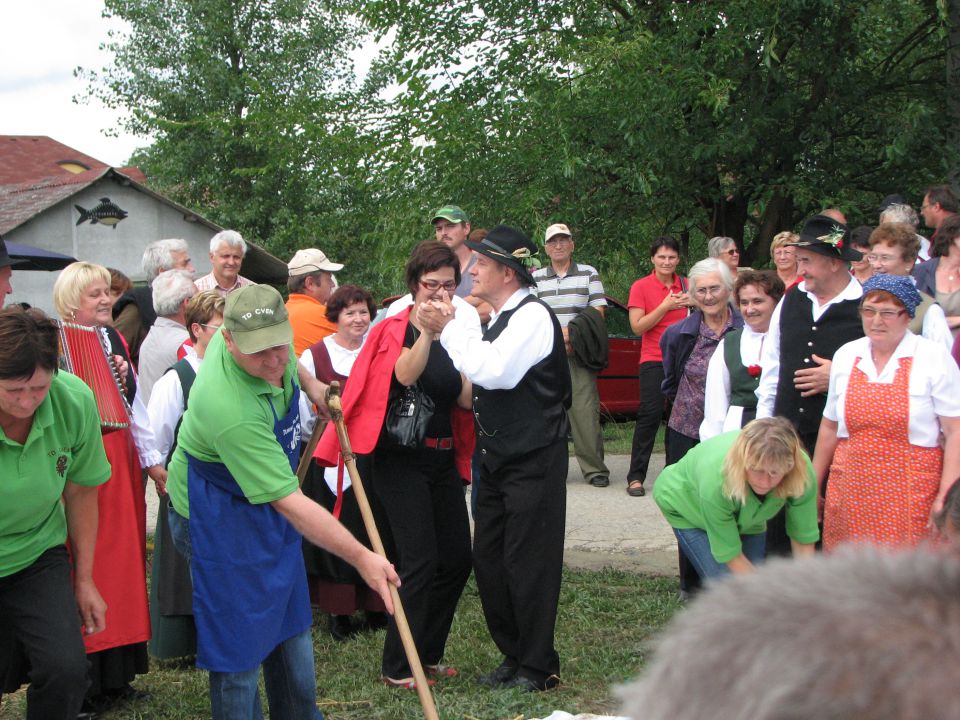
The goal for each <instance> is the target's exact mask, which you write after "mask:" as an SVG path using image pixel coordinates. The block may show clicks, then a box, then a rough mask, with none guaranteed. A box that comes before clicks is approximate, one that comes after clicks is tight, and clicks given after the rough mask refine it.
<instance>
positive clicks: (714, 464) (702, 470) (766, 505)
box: [653, 430, 820, 563]
mask: <svg viewBox="0 0 960 720" xmlns="http://www.w3.org/2000/svg"><path fill="white" fill-rule="evenodd" d="M739 432H740V431H739V430H734V431H732V432H727V433H723V434H722V435H717V436H716V437H713V438H711V439H709V440H706V441H705V442H702V443H700V444H699V445H697V446H696V447H694V448H693V449H692V450H690V452H688V453H687V454H686V455H684V456H683V459H682V460H680V462H678V463H674V464H673V465H670V466H668V467H667V468H665V469H664V471H663V472H662V473H660V476H659V477H658V478H657V482H656V483H655V484H654V486H653V499H654V500H655V501H656V503H657V505H658V506H659V508H660V510H661V511H662V512H663V515H664V517H666V518H667V522H669V523H670V525H671V526H673V527H675V528H687V529H689V528H699V529H700V530H704V531H705V532H706V533H707V539H708V540H709V541H710V552H711V553H712V554H713V557H714V559H716V561H717V562H718V563H726V562H730V561H731V560H733V559H734V558H735V557H737V556H738V555H739V554H740V553H741V546H740V536H741V535H758V534H760V533H762V532H765V531H766V529H767V521H768V520H770V518H772V517H773V516H774V515H776V514H777V513H778V512H780V508H782V507H783V506H784V505H786V506H787V535H789V536H790V537H791V538H792V539H793V540H796V541H797V542H800V543H813V542H816V541H817V540H818V539H819V538H820V531H819V529H818V528H817V482H816V476H815V475H814V474H813V464H812V463H811V462H810V458H809V457H807V455H806V453H804V459H805V461H806V464H807V489H806V491H805V492H804V494H803V495H802V496H800V497H796V498H787V499H786V500H784V499H783V498H779V497H777V496H776V495H774V493H773V492H769V493H767V496H766V497H765V498H764V499H763V501H762V502H761V501H760V500H759V499H758V498H757V496H756V495H755V494H754V493H753V490H751V489H750V488H749V487H748V488H747V501H746V503H744V504H743V505H741V504H740V503H739V502H737V501H735V500H731V499H730V498H728V497H726V496H725V495H724V494H723V461H724V458H726V456H727V452H729V450H730V447H731V446H732V445H733V442H734V440H736V439H737V435H738V433H739Z"/></svg>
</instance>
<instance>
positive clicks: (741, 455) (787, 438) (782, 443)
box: [723, 417, 809, 504]
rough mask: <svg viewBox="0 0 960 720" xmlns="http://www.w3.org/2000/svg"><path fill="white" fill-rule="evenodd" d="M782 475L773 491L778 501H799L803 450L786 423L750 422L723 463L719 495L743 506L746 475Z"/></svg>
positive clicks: (803, 483)
mask: <svg viewBox="0 0 960 720" xmlns="http://www.w3.org/2000/svg"><path fill="white" fill-rule="evenodd" d="M748 470H769V471H771V472H782V473H783V480H781V481H780V484H779V485H777V486H776V487H775V488H774V489H773V490H772V492H773V494H774V495H776V496H777V497H779V498H790V497H800V496H802V495H803V494H804V493H805V492H806V490H807V483H808V482H809V477H808V474H807V462H806V457H805V456H804V453H803V446H802V445H801V444H800V438H799V437H798V436H797V431H796V430H795V429H794V428H793V425H791V424H790V421H789V420H787V419H785V418H782V417H770V418H762V419H760V420H753V421H752V422H749V423H747V424H746V426H744V428H743V430H741V431H740V434H739V435H738V436H737V439H736V440H734V442H733V446H732V447H731V448H730V452H728V453H727V457H726V458H725V459H724V461H723V494H724V495H725V496H726V497H728V498H729V499H731V500H736V501H737V502H739V503H741V504H743V503H745V502H746V501H747V486H748V483H747V471H748Z"/></svg>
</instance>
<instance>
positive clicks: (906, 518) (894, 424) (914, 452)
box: [823, 357, 943, 552]
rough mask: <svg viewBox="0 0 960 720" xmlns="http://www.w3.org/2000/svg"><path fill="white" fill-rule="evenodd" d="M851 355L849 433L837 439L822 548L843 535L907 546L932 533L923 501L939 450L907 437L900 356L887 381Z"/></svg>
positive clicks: (934, 484)
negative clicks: (873, 378) (870, 375)
mask: <svg viewBox="0 0 960 720" xmlns="http://www.w3.org/2000/svg"><path fill="white" fill-rule="evenodd" d="M861 360H862V358H857V360H856V362H855V363H854V366H853V370H852V372H851V373H850V382H849V384H848V386H847V393H846V407H845V409H844V420H845V422H846V425H847V431H848V433H849V437H848V438H842V439H841V440H840V441H839V443H838V444H837V449H836V452H835V453H834V457H833V464H832V465H831V466H830V481H829V483H828V484H827V497H826V504H825V506H824V511H823V549H824V550H825V551H827V552H829V551H830V550H832V549H834V548H836V547H837V546H838V545H841V544H843V543H851V542H853V543H873V544H878V545H884V546H888V547H912V546H915V545H917V544H919V543H920V542H922V541H924V540H930V539H932V537H933V535H932V533H931V531H930V528H929V526H928V523H929V520H930V509H931V508H932V507H933V501H934V500H935V499H936V496H937V491H938V490H939V488H940V473H941V470H942V467H943V451H942V450H941V449H940V448H939V447H921V446H918V445H911V444H910V436H909V421H910V392H909V386H910V368H911V367H912V366H913V358H909V357H905V358H900V360H899V364H898V367H897V370H896V374H895V375H894V380H893V382H892V383H889V384H888V383H871V382H869V380H868V379H867V376H866V374H865V373H864V372H863V371H862V370H860V367H859V365H860V361H861Z"/></svg>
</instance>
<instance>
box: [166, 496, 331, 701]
mask: <svg viewBox="0 0 960 720" xmlns="http://www.w3.org/2000/svg"><path fill="white" fill-rule="evenodd" d="M168 518H169V521H170V536H171V537H172V538H173V544H174V546H175V547H176V548H177V551H178V552H179V553H180V554H181V555H183V556H184V557H185V558H186V559H187V561H188V562H189V561H190V556H191V543H190V521H189V520H187V519H186V518H185V517H183V516H182V515H180V514H179V513H178V512H177V511H176V510H174V509H173V505H171V506H170V508H169V515H168ZM259 678H260V668H259V667H255V668H253V669H252V670H247V671H245V672H214V671H212V670H211V671H210V707H211V710H212V717H213V720H263V710H262V709H261V706H260V693H259V692H258V690H257V681H258V680H259ZM263 682H264V685H265V686H266V689H267V703H268V704H269V706H270V718H271V720H300V719H301V718H304V719H307V720H323V715H322V714H321V713H320V711H319V710H318V709H317V680H316V674H315V671H314V664H313V639H312V637H311V635H310V630H305V631H304V632H302V633H300V634H299V635H295V636H294V637H292V638H290V639H289V640H284V641H283V642H282V643H280V644H279V645H277V647H276V648H274V650H273V652H271V653H270V654H269V655H268V656H267V658H266V660H264V661H263Z"/></svg>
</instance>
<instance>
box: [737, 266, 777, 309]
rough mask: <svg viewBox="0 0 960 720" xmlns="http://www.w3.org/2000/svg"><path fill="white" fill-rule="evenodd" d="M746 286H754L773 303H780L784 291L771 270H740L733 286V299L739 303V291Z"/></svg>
mask: <svg viewBox="0 0 960 720" xmlns="http://www.w3.org/2000/svg"><path fill="white" fill-rule="evenodd" d="M747 285H756V286H757V287H759V288H760V289H761V290H763V292H764V293H766V294H767V295H769V296H770V297H772V298H773V302H774V303H778V302H780V298H782V297H783V293H784V292H785V291H786V286H785V285H784V284H783V280H781V279H780V276H779V275H777V274H776V273H775V272H774V271H773V270H741V271H740V272H739V273H737V281H736V282H735V283H734V284H733V297H735V298H736V299H737V302H740V290H741V289H743V288H744V287H746V286H747Z"/></svg>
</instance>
